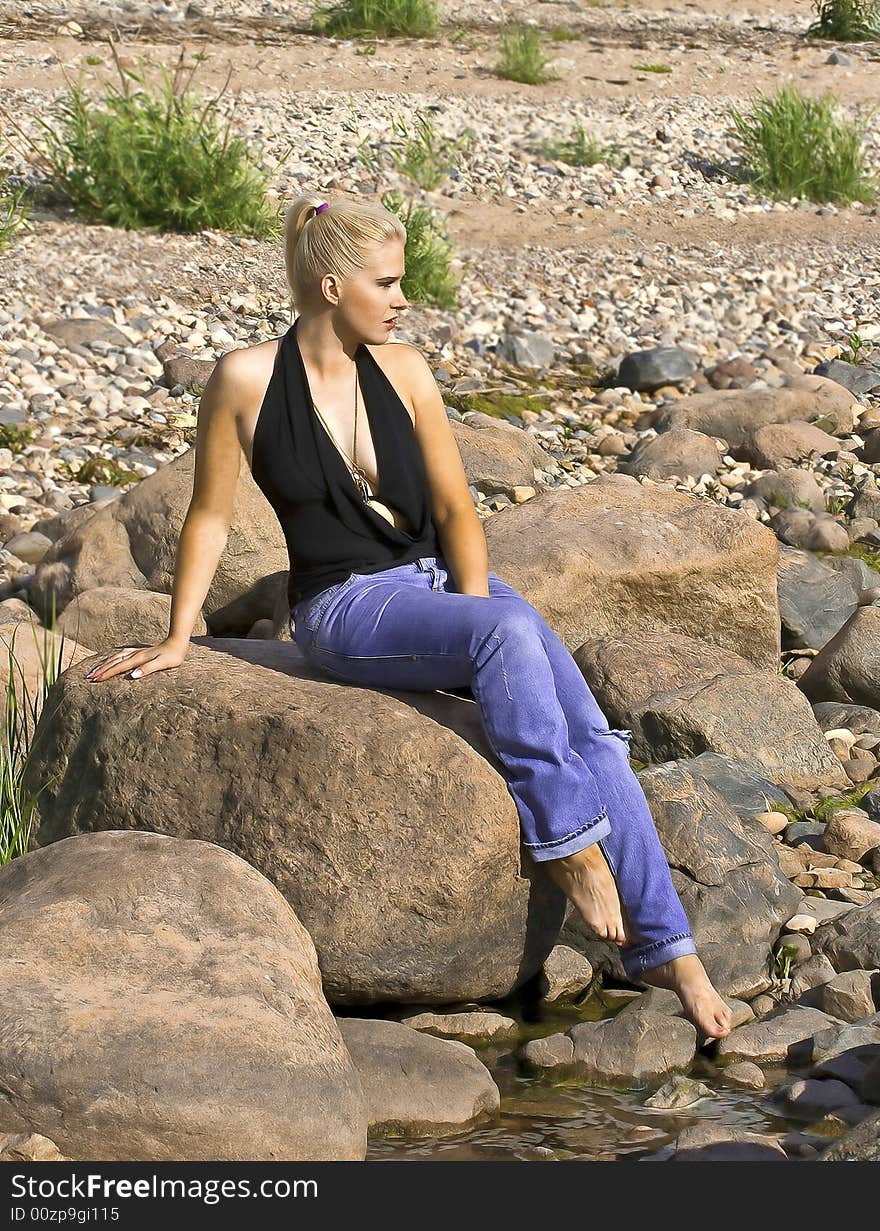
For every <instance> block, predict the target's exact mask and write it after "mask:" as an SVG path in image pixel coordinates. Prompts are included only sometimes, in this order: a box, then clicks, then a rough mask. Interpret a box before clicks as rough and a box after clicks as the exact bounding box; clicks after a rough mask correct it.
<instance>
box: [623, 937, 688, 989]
mask: <svg viewBox="0 0 880 1231" xmlns="http://www.w3.org/2000/svg"><path fill="white" fill-rule="evenodd" d="M696 951H697V946H696V944H695V943H694V938H693V936H691V935H690V933H689V932H680V933H679V934H678V935H677V936H670V937H669V939H668V940H661V941H657V942H655V943H654V944H653V945H651V946H649V947H648V948H647V949H642V950H641V951H640V950H639V949H638V948H633V949H626V948H624V949H621V951H620V958H621V961H622V963H623V969H624V970H625V971H626V977H627V978H628V979H631V980H632V981H634V982H636V983H637V982H638V981H639V979H641V977H642V974H643V973H644V972H645V971H646V970H653V968H654V967H655V966H662V965H663V963H664V962H671V961H672V959H673V958H676V957H684V956H685V954H687V953H696Z"/></svg>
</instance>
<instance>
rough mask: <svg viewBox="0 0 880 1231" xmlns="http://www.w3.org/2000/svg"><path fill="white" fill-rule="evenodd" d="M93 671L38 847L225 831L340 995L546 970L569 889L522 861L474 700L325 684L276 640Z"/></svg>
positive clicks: (405, 990) (355, 997) (486, 993)
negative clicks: (98, 836)
mask: <svg viewBox="0 0 880 1231" xmlns="http://www.w3.org/2000/svg"><path fill="white" fill-rule="evenodd" d="M83 675H84V671H83V669H82V667H76V668H74V669H73V670H68V671H67V672H66V674H65V675H64V677H63V678H62V679H61V680H60V681H59V683H58V685H57V686H56V693H55V695H54V698H53V701H54V706H53V712H52V713H51V715H48V716H47V717H46V719H45V727H42V728H41V730H42V734H41V737H40V743H39V745H38V748H37V751H36V753H35V754H33V755H32V756H31V759H30V760H29V762H28V765H27V768H26V773H25V782H26V784H28V785H29V789H31V790H32V791H36V790H37V789H38V788H41V787H44V785H45V784H46V783H49V785H48V786H45V789H44V790H43V792H42V794H41V795H40V797H39V801H38V808H39V835H38V840H39V842H40V844H41V845H46V844H47V843H50V842H54V841H57V840H58V839H59V838H63V837H67V836H68V835H69V834H72V833H77V832H81V831H87V830H106V829H147V830H152V831H155V832H159V833H168V834H174V835H179V836H186V837H198V838H203V839H207V840H208V841H218V842H220V843H221V844H222V845H224V846H226V847H228V848H229V849H230V850H232V851H234V852H235V853H236V854H237V855H240V856H241V857H242V858H243V859H245V860H247V862H248V863H251V864H253V866H254V867H255V868H258V869H259V870H260V871H261V872H263V873H264V875H265V876H267V877H268V879H269V880H270V881H271V882H272V883H273V884H274V885H276V886H277V888H278V889H280V890H281V892H282V893H283V894H284V896H285V897H286V898H287V900H288V901H289V902H290V904H291V905H292V906H293V908H294V910H295V911H296V914H297V917H298V918H299V919H300V920H301V921H302V923H303V925H304V926H305V927H306V929H307V930H308V931H309V933H310V935H311V937H312V940H313V941H314V944H315V947H316V949H317V951H318V954H319V960H320V964H321V971H322V975H323V978H324V989H325V995H326V996H327V998H328V999H329V1000H331V1001H332V1002H333V1003H335V1004H358V1003H375V1002H378V1001H382V1000H400V1001H417V1002H421V1003H425V1002H427V1003H435V1004H436V1003H448V1002H449V1001H454V1000H473V999H493V998H495V997H497V996H501V995H506V994H508V993H509V992H510V991H512V990H513V988H514V987H515V986H517V985H518V984H519V983H520V982H523V981H525V980H526V979H528V978H529V977H530V976H531V975H532V974H534V973H536V972H537V971H538V970H540V968H541V965H542V963H543V961H544V958H545V957H546V956H547V954H548V953H549V951H550V949H551V947H552V945H553V942H554V941H555V940H556V937H557V934H558V929H559V924H560V922H561V919H562V913H563V909H564V902H565V899H564V898H563V895H562V894H561V892H560V891H559V890H558V889H557V888H556V886H555V885H553V884H552V883H551V882H550V878H549V877H547V876H545V875H541V874H536V873H535V869H534V866H533V865H532V864H531V861H530V860H527V862H526V871H525V872H521V868H520V846H519V838H520V828H519V819H518V816H517V813H516V808H515V806H514V803H513V800H512V798H511V796H510V794H509V792H508V790H507V786H506V783H505V781H504V778H503V777H502V775H501V773H500V772H499V771H498V769H496V765H497V762H495V760H494V757H493V754H492V752H491V750H490V749H489V748H488V747H487V745H486V743H485V737H484V734H483V731H482V727H481V723H480V720H479V715H478V713H477V710H476V706H475V705H474V704H473V702H469V701H466V700H464V699H463V698H461V697H455V696H452V695H449V694H446V693H439V692H438V693H414V692H399V693H394V692H386V691H383V692H373V691H372V690H370V689H360V690H355V689H353V688H352V687H350V686H345V685H340V684H336V683H331V682H329V681H327V680H326V679H325V678H322V677H321V676H319V675H318V673H317V672H316V671H314V670H313V669H312V668H310V667H309V666H308V665H307V664H306V663H305V662H304V661H303V659H302V658H301V656H300V655H299V652H298V650H297V649H296V647H295V646H293V645H292V644H290V643H285V644H281V643H279V642H276V641H255V640H242V639H239V640H231V639H229V640H226V639H219V638H218V639H213V640H211V642H210V644H209V645H208V646H206V645H202V644H200V642H199V641H198V640H194V641H193V643H192V644H191V647H190V651H189V654H188V656H187V658H186V659H185V661H184V662H183V664H182V665H181V666H179V667H177V668H175V669H174V670H171V671H162V672H157V673H155V674H154V675H148V676H146V677H144V678H143V679H142V680H140V681H137V680H128V679H127V678H125V677H117V678H115V679H112V680H110V681H108V682H105V683H103V684H97V685H95V684H90V683H88V682H87V681H85V680H84V679H83ZM355 697H356V698H357V704H353V699H354V698H355ZM170 750H173V755H171V754H170ZM58 771H60V772H58ZM462 817H467V818H468V823H467V826H466V827H465V829H464V830H463V829H462ZM463 834H464V838H463ZM533 874H534V875H535V881H534V884H531V883H530V881H529V879H527V876H529V875H533ZM328 903H332V904H333V909H332V910H328V907H327V904H328ZM475 903H479V909H475V907H474V904H475ZM462 953H467V954H468V955H469V959H468V961H467V962H462V960H461V954H462Z"/></svg>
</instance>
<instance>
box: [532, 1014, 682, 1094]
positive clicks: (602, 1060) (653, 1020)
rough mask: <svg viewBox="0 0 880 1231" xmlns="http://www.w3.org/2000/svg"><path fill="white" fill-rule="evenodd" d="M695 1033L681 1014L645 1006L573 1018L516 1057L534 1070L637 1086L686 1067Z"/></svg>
mask: <svg viewBox="0 0 880 1231" xmlns="http://www.w3.org/2000/svg"><path fill="white" fill-rule="evenodd" d="M696 1050H697V1031H696V1028H695V1027H694V1026H692V1025H691V1023H690V1022H688V1021H685V1020H684V1018H681V1017H671V1016H669V1015H668V1014H665V1013H655V1012H653V1011H652V1010H650V1009H644V1010H641V1011H638V1012H633V1013H628V1014H626V1015H623V1014H620V1013H618V1014H617V1016H616V1017H611V1018H606V1019H605V1020H604V1021H598V1022H578V1023H577V1024H576V1025H574V1026H572V1027H570V1029H568V1030H566V1031H565V1033H564V1034H556V1035H549V1036H546V1037H544V1038H541V1039H534V1040H533V1041H531V1042H529V1043H526V1044H525V1045H524V1046H523V1047H522V1048H521V1050H520V1056H521V1058H522V1059H523V1060H524V1061H525V1062H526V1063H527V1064H528V1065H530V1066H532V1067H534V1068H541V1069H548V1070H557V1071H562V1072H573V1073H576V1074H577V1075H578V1077H579V1078H581V1079H582V1080H585V1081H589V1082H591V1083H592V1084H594V1085H601V1086H611V1087H616V1088H621V1089H631V1088H638V1087H639V1086H645V1085H647V1084H649V1083H651V1082H655V1081H656V1080H657V1079H658V1078H662V1077H666V1076H667V1075H668V1074H669V1073H672V1072H675V1071H676V1070H684V1069H687V1068H689V1066H690V1064H691V1062H692V1061H693V1059H694V1056H695V1054H696Z"/></svg>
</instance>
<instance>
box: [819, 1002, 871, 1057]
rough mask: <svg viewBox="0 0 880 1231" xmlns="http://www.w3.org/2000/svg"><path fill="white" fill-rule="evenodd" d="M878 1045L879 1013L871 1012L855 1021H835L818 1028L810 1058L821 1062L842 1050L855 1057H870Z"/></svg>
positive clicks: (840, 1052) (840, 1053)
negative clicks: (821, 1028) (822, 1028)
mask: <svg viewBox="0 0 880 1231" xmlns="http://www.w3.org/2000/svg"><path fill="white" fill-rule="evenodd" d="M878 1046H880V1013H871V1014H870V1015H869V1016H868V1017H863V1018H862V1019H861V1020H860V1021H857V1022H837V1023H835V1024H833V1025H831V1026H829V1027H828V1028H827V1029H825V1030H818V1031H817V1032H816V1033H815V1034H814V1036H813V1039H812V1047H811V1053H810V1059H811V1060H812V1062H813V1064H821V1063H822V1062H823V1061H825V1060H830V1059H832V1057H834V1056H840V1055H842V1053H843V1052H852V1053H853V1054H854V1055H855V1056H856V1057H858V1058H861V1059H864V1058H872V1057H873V1056H875V1055H876V1054H877V1048H878Z"/></svg>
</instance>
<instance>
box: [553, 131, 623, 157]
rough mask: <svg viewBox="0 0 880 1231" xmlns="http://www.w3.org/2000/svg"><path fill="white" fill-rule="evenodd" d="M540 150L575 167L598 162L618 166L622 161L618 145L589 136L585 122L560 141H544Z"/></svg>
mask: <svg viewBox="0 0 880 1231" xmlns="http://www.w3.org/2000/svg"><path fill="white" fill-rule="evenodd" d="M540 151H541V153H542V154H543V155H544V157H545V158H553V159H555V161H556V162H567V163H570V164H571V166H573V167H592V166H595V164H596V163H597V162H601V163H604V164H605V165H606V166H607V167H613V166H618V165H619V164H620V163H621V161H622V154H621V151H620V150H619V149H618V147H617V146H616V145H600V143H599V142H598V141H597V140H596V139H595V137H588V136H587V134H586V131H585V130H584V126H583V124H578V126H577V128H575V130H574V134H573V136H571V137H565V138H563V139H562V140H560V141H542V142H541V145H540Z"/></svg>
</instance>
